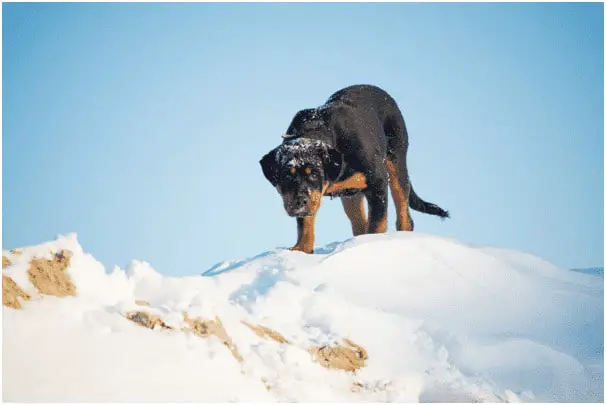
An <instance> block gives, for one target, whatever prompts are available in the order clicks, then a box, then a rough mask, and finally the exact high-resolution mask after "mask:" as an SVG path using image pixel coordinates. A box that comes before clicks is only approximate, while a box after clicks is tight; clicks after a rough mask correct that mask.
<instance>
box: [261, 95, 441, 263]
mask: <svg viewBox="0 0 606 405" xmlns="http://www.w3.org/2000/svg"><path fill="white" fill-rule="evenodd" d="M283 138H284V140H283V142H282V144H281V145H279V146H278V147H276V148H275V149H273V150H272V151H270V152H269V153H268V154H267V155H265V156H264V157H263V158H262V159H261V161H260V163H261V167H262V168H263V174H264V175H265V177H267V179H268V180H269V181H270V182H271V184H272V185H273V186H274V187H275V188H276V189H277V190H278V193H280V195H281V196H282V199H283V201H284V208H285V209H286V212H287V213H288V215H290V216H292V217H297V232H298V236H297V244H296V245H295V246H294V247H292V250H300V251H303V252H306V253H312V251H313V246H314V223H315V215H316V213H317V211H318V208H319V207H320V202H321V199H322V197H323V196H330V197H341V201H342V202H343V208H344V209H345V213H346V214H347V217H348V218H349V220H350V221H351V227H352V230H353V234H354V235H360V234H363V233H381V232H386V231H387V187H388V184H389V187H390V188H391V193H392V197H393V200H394V203H395V205H396V212H397V222H396V229H397V230H398V231H412V230H413V221H412V218H411V217H410V212H409V208H412V209H414V210H417V211H420V212H424V213H427V214H431V215H437V216H439V217H442V218H447V217H448V216H449V214H448V212H447V211H445V210H443V209H442V208H440V207H438V206H437V205H435V204H431V203H428V202H425V201H423V200H422V199H421V198H419V196H418V195H416V193H415V192H414V190H413V188H412V185H411V184H410V180H409V178H408V170H407V167H406V152H407V150H408V133H407V131H406V125H405V124H404V118H403V117H402V113H401V112H400V109H399V108H398V106H397V104H396V102H395V100H394V99H393V98H392V97H391V96H390V95H389V94H387V93H386V92H385V91H384V90H381V89H380V88H378V87H375V86H370V85H356V86H351V87H347V88H344V89H342V90H339V91H338V92H336V93H335V94H333V95H332V96H331V97H330V98H329V99H328V101H327V102H326V103H325V104H324V105H322V106H320V107H318V108H309V109H305V110H301V111H299V112H298V113H297V114H296V115H295V117H294V118H293V120H292V122H291V124H290V126H289V127H288V130H287V131H286V135H283ZM364 197H366V200H367V201H368V208H369V213H368V220H367V219H366V212H365V210H364Z"/></svg>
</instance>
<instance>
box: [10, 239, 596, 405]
mask: <svg viewBox="0 0 606 405" xmlns="http://www.w3.org/2000/svg"><path fill="white" fill-rule="evenodd" d="M317 252H319V253H317V254H314V255H307V254H304V253H300V252H291V251H288V250H280V249H278V250H273V251H269V252H265V253H263V254H260V255H258V256H256V257H253V258H250V259H247V260H232V261H227V262H224V263H219V264H217V265H216V266H214V267H213V268H211V269H209V270H207V271H206V272H204V273H203V274H202V275H196V276H188V277H179V278H176V277H167V276H163V275H162V274H160V273H158V272H156V271H155V270H154V269H153V268H152V267H151V265H150V264H149V263H146V262H139V261H133V262H132V263H131V264H130V265H129V266H128V268H126V269H120V268H118V267H116V268H114V269H113V270H112V271H110V272H106V271H105V268H104V267H103V265H102V264H101V263H99V262H98V261H96V260H95V259H94V258H93V257H92V256H91V255H89V254H87V253H85V252H84V251H83V250H82V248H81V247H80V245H79V244H78V241H77V237H76V235H75V234H71V235H67V236H65V237H59V238H58V239H57V240H55V241H53V242H48V243H44V244H41V245H38V246H32V247H26V248H23V249H20V250H19V251H10V252H9V251H4V252H3V303H4V308H3V322H2V325H3V357H2V368H3V377H4V378H3V387H2V388H3V390H2V391H3V394H4V400H6V401H20V402H22V401H25V402H55V401H69V402H89V401H92V402H123V401H138V402H143V401H144V402H181V401H188V402H192V401H264V402H266V401H268V402H273V401H324V402H332V401H355V402H359V401H374V402H383V401H394V402H419V401H421V402H436V401H439V402H442V401H446V402H460V401H464V402H486V401H488V402H517V401H522V402H526V401H532V402H534V401H547V402H551V401H574V402H602V401H603V375H604V369H603V330H604V318H603V314H604V306H603V293H604V280H603V271H602V272H580V271H571V270H564V269H560V268H557V267H555V266H553V265H551V264H549V263H547V262H545V261H543V260H541V259H539V258H537V257H534V256H531V255H528V254H524V253H520V252H514V251H508V250H503V249H497V248H487V247H478V246H470V245H466V244H462V243H459V242H456V241H453V240H449V239H445V238H440V237H436V236H431V235H424V234H421V233H416V232H414V233H408V232H397V233H387V234H381V235H365V236H359V237H356V238H353V239H350V240H348V241H346V242H344V243H333V244H331V245H329V246H326V247H324V248H320V249H318V250H317ZM45 269H46V270H45ZM48 269H54V270H52V271H51V270H48ZM40 277H42V278H43V279H44V280H43V281H44V286H45V287H44V286H43V287H41V286H40ZM5 298H6V300H5Z"/></svg>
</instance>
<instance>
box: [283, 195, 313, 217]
mask: <svg viewBox="0 0 606 405" xmlns="http://www.w3.org/2000/svg"><path fill="white" fill-rule="evenodd" d="M309 197H310V196H309V194H305V193H302V194H296V195H286V196H284V197H283V199H284V209H285V210H286V213H287V214H288V215H289V216H291V217H308V216H311V215H314V213H313V212H311V210H310V208H311V207H310V204H309V201H310V198H309Z"/></svg>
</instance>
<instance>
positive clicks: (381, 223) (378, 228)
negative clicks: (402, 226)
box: [368, 215, 387, 233]
mask: <svg viewBox="0 0 606 405" xmlns="http://www.w3.org/2000/svg"><path fill="white" fill-rule="evenodd" d="M385 232H387V215H384V216H383V218H379V219H378V220H377V221H376V222H375V223H374V226H373V224H372V223H370V224H369V225H368V233H385Z"/></svg>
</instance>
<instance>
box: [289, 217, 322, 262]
mask: <svg viewBox="0 0 606 405" xmlns="http://www.w3.org/2000/svg"><path fill="white" fill-rule="evenodd" d="M315 222H316V217H315V215H314V216H309V217H303V227H302V229H299V228H298V229H297V234H298V235H297V244H296V245H295V246H293V247H292V248H290V250H298V251H301V252H305V253H312V252H313V250H314V225H315Z"/></svg>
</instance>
